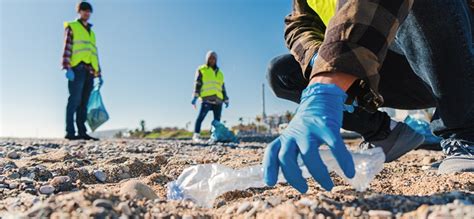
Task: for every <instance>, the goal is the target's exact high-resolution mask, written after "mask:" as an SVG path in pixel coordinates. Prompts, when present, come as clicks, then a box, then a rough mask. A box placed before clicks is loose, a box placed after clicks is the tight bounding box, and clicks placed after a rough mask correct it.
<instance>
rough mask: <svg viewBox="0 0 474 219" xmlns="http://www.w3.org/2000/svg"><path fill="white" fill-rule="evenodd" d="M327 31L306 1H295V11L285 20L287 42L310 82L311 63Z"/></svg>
mask: <svg viewBox="0 0 474 219" xmlns="http://www.w3.org/2000/svg"><path fill="white" fill-rule="evenodd" d="M325 30H326V27H325V25H324V23H323V21H322V20H321V18H320V17H319V16H318V15H317V14H316V12H314V11H313V10H312V9H311V8H310V7H309V6H308V4H307V2H306V0H294V1H293V11H292V12H291V14H290V15H288V16H287V17H286V18H285V41H286V45H287V47H288V49H290V51H291V54H292V55H293V56H294V57H295V59H296V60H297V61H298V62H299V64H300V66H301V69H302V70H303V76H304V77H305V78H306V79H308V80H309V79H310V73H311V67H310V65H309V63H310V62H311V59H312V57H313V55H314V54H315V53H316V52H317V51H318V50H319V48H320V46H321V44H322V43H323V41H324V32H325Z"/></svg>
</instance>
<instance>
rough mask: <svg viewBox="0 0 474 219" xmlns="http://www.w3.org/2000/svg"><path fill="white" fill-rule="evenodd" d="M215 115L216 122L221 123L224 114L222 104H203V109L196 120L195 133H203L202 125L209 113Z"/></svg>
mask: <svg viewBox="0 0 474 219" xmlns="http://www.w3.org/2000/svg"><path fill="white" fill-rule="evenodd" d="M211 110H212V112H213V113H214V120H217V121H221V114H222V104H211V103H207V102H202V104H201V109H200V110H199V115H198V117H197V119H196V124H195V125H194V133H200V132H201V125H202V121H203V120H204V118H206V115H207V113H208V112H209V111H211Z"/></svg>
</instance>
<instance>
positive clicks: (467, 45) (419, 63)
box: [267, 0, 474, 141]
mask: <svg viewBox="0 0 474 219" xmlns="http://www.w3.org/2000/svg"><path fill="white" fill-rule="evenodd" d="M469 10H470V9H469V7H468V5H467V3H466V1H465V0H415V3H414V5H413V9H412V11H411V12H410V14H409V16H408V17H407V19H406V20H405V22H404V23H403V24H402V25H401V26H400V28H399V30H398V32H397V35H396V38H395V42H394V43H393V44H392V45H391V47H390V50H389V51H388V53H387V57H386V59H385V60H384V63H383V65H382V68H381V69H380V72H379V74H380V83H379V92H380V93H381V94H382V96H383V97H384V100H385V103H384V107H391V108H397V109H423V108H428V107H436V113H435V116H434V119H433V121H432V123H431V128H432V130H433V131H434V133H435V134H437V135H438V136H441V137H443V138H457V139H462V140H467V141H474V49H473V28H472V27H473V22H472V14H471V12H470V11H469ZM267 77H268V81H269V83H270V87H271V88H272V89H273V91H274V92H275V94H276V95H277V96H279V97H281V98H284V99H288V100H291V101H293V102H296V103H299V99H300V96H301V91H302V90H303V89H305V88H306V86H307V84H308V83H309V82H308V81H307V80H306V79H304V78H303V74H302V72H301V68H300V66H299V64H298V63H297V62H296V60H295V59H294V58H293V57H292V56H291V55H283V56H279V57H277V58H275V59H273V60H272V62H271V63H270V66H269V71H268V76H267ZM389 123H390V117H389V116H388V115H387V114H386V113H384V112H376V113H369V112H366V111H364V110H362V109H356V111H355V112H354V113H344V119H343V128H344V129H347V130H351V131H355V132H358V133H360V134H361V135H363V136H364V138H365V139H366V140H369V141H371V140H379V139H384V138H385V137H386V136H387V135H388V133H390V129H389Z"/></svg>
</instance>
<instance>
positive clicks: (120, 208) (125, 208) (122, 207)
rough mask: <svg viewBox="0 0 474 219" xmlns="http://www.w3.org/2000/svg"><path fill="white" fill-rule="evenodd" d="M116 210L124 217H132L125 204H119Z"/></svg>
mask: <svg viewBox="0 0 474 219" xmlns="http://www.w3.org/2000/svg"><path fill="white" fill-rule="evenodd" d="M117 208H118V209H119V210H120V212H122V214H124V215H127V216H130V215H132V210H130V207H129V206H128V204H127V203H125V202H121V203H120V204H119V205H118V206H117Z"/></svg>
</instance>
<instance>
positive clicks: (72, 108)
mask: <svg viewBox="0 0 474 219" xmlns="http://www.w3.org/2000/svg"><path fill="white" fill-rule="evenodd" d="M77 13H78V15H79V18H78V19H77V20H75V21H71V22H65V23H64V27H65V43H64V53H63V62H62V68H63V70H64V71H65V75H66V78H67V79H68V89H69V98H68V103H67V107H66V137H65V138H66V139H69V140H78V139H82V140H98V139H96V138H93V137H91V136H89V135H88V134H87V128H86V125H85V122H86V119H87V103H88V101H89V97H90V93H91V91H92V89H93V86H94V78H97V85H98V86H99V87H100V86H102V84H103V83H104V81H103V80H102V74H101V69H100V66H99V59H98V55H97V46H96V39H95V33H94V31H92V29H91V27H92V24H90V23H88V20H89V18H90V16H91V13H92V6H91V4H89V3H88V2H80V3H79V4H78V5H77ZM74 115H76V121H75V122H76V125H77V129H78V134H77V135H76V130H75V127H74Z"/></svg>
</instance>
